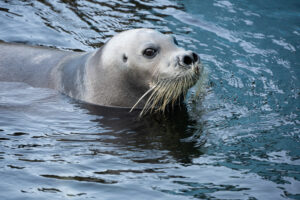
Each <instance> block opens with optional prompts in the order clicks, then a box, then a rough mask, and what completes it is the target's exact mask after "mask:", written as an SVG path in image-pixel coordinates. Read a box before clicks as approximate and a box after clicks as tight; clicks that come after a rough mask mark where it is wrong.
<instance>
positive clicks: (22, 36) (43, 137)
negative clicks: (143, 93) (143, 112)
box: [0, 0, 300, 200]
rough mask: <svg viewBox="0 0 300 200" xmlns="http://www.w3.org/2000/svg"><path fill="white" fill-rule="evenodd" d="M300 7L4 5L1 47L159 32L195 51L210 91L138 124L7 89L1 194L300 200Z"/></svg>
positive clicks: (57, 97)
mask: <svg viewBox="0 0 300 200" xmlns="http://www.w3.org/2000/svg"><path fill="white" fill-rule="evenodd" d="M299 13H300V3H299V2H298V1H296V0H290V1H284V2H283V1H279V0H275V1H274V0H273V1H253V2H243V1H233V0H228V1H227V0H213V1H199V0H185V1H181V0H174V1H171V0H163V1H158V0H157V1H155V0H149V1H146V0H122V1H121V0H119V1H117V0H114V1H108V2H107V1H96V0H81V1H71V0H70V1H69V0H61V1H45V0H37V1H19V0H12V1H1V2H0V40H2V41H5V42H18V43H25V44H30V45H41V46H48V47H51V48H58V49H64V50H70V51H93V50H94V49H96V48H98V47H100V46H101V45H102V44H103V43H105V42H106V41H107V40H108V39H109V38H110V37H112V36H113V35H114V34H116V33H118V32H121V31H123V30H128V29H131V28H140V27H146V28H155V29H157V30H159V31H161V32H163V33H169V34H174V35H175V36H176V38H177V40H178V42H179V45H180V46H183V47H185V48H188V49H191V50H193V51H196V52H197V53H198V54H199V55H200V57H201V59H202V62H203V63H204V64H205V66H206V70H207V71H208V81H207V88H206V94H205V96H204V98H202V99H196V101H195V100H192V97H193V93H194V92H195V88H193V89H192V90H191V91H190V93H189V96H190V98H189V99H188V101H187V109H186V110H185V109H181V110H176V111H175V112H173V113H172V114H171V115H170V116H165V117H158V116H153V117H148V118H146V119H143V120H137V119H136V115H137V113H135V112H134V113H128V110H119V109H107V108H103V107H99V106H91V105H88V104H84V103H81V102H78V101H75V100H72V99H70V98H69V97H67V96H64V95H62V94H59V93H58V92H56V91H53V90H50V89H43V88H32V87H31V86H29V85H26V84H23V83H3V82H2V83H0V176H1V183H0V191H1V192H0V199H39V200H40V199H272V200H273V199H300V192H299V191H300V149H299V148H300V145H299V143H300V137H299V133H300V128H299V127H300V126H299V124H300V118H299V114H300V101H299V94H300V81H299V78H300V68H299V66H300V54H299V51H300V39H299V38H300V23H299V22H300V15H299Z"/></svg>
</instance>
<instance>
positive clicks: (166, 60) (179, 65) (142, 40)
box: [103, 29, 201, 113]
mask: <svg viewBox="0 0 300 200" xmlns="http://www.w3.org/2000/svg"><path fill="white" fill-rule="evenodd" d="M105 48H106V49H109V50H106V51H105V52H114V53H113V54H111V53H110V54H108V55H103V56H104V60H105V61H106V62H110V63H109V64H107V63H106V64H104V66H112V65H113V66H114V67H115V68H116V70H120V71H121V72H122V73H123V74H126V76H127V77H128V81H130V80H134V83H135V84H139V85H141V86H144V87H145V88H147V92H146V93H145V94H144V95H143V96H142V97H141V98H140V99H139V100H138V101H137V104H138V102H139V101H140V100H141V99H143V98H146V96H148V100H147V102H146V103H145V106H144V110H143V112H144V113H145V112H148V111H150V112H153V111H157V110H161V111H164V110H165V108H166V105H168V104H169V103H172V104H174V103H175V101H177V100H178V98H179V97H180V96H181V95H185V94H186V92H187V90H188V89H189V88H190V87H192V86H193V85H194V84H195V83H196V82H197V80H198V77H199V74H200V71H201V64H200V59H199V57H198V55H197V54H196V53H194V52H192V51H186V50H184V49H183V48H181V47H179V46H178V43H177V41H176V39H175V38H174V37H173V36H170V35H164V34H162V33H160V32H158V31H155V30H152V29H133V30H129V31H125V32H122V33H120V34H118V35H116V36H114V37H113V38H112V39H111V40H110V41H109V42H108V43H107V46H106V47H105ZM111 56H113V58H112V57H111ZM115 57H117V59H116V58H115ZM112 62H113V63H112ZM137 104H136V105H137ZM136 105H134V106H133V107H135V106H136Z"/></svg>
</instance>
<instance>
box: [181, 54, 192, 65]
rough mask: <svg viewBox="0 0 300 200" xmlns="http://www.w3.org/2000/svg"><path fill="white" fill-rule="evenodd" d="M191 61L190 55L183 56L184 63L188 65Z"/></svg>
mask: <svg viewBox="0 0 300 200" xmlns="http://www.w3.org/2000/svg"><path fill="white" fill-rule="evenodd" d="M192 62H193V59H192V58H191V57H190V56H184V57H183V63H184V64H186V65H190V64H192Z"/></svg>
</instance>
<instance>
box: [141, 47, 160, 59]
mask: <svg viewBox="0 0 300 200" xmlns="http://www.w3.org/2000/svg"><path fill="white" fill-rule="evenodd" d="M156 54H157V50H156V49H153V48H147V49H145V50H144V51H143V55H144V56H145V57H147V58H154V57H155V56H156Z"/></svg>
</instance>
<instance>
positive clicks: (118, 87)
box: [0, 29, 200, 110]
mask: <svg viewBox="0 0 300 200" xmlns="http://www.w3.org/2000/svg"><path fill="white" fill-rule="evenodd" d="M199 68H200V61H199V58H198V56H197V55H196V54H195V53H193V52H191V51H186V50H184V49H182V48H180V47H178V46H177V45H176V40H174V38H173V37H171V36H167V35H164V34H162V33H159V32H157V31H154V30H151V29H134V30H129V31H125V32H123V33H120V34H118V35H116V36H114V37H113V38H112V39H111V40H110V41H108V42H107V43H106V44H105V45H104V46H103V47H102V48H101V49H98V50H97V51H95V52H90V53H86V52H70V51H62V50H55V49H49V48H44V47H32V46H26V45H21V44H6V43H0V81H13V82H25V83H28V84H30V85H32V86H34V87H47V88H52V89H56V90H58V91H60V92H62V93H65V94H67V95H69V96H71V97H73V98H75V99H79V100H82V101H85V102H89V103H93V104H97V105H104V106H118V107H133V106H134V107H140V108H145V105H147V104H148V110H149V109H151V110H153V109H155V108H156V107H160V106H163V108H161V110H163V109H164V108H165V106H166V105H167V104H169V103H171V102H174V101H175V100H176V98H179V97H180V95H182V94H183V95H185V93H186V91H187V89H189V88H190V87H191V86H193V85H194V84H195V83H196V81H197V78H198V76H199ZM151 98H152V99H151Z"/></svg>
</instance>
